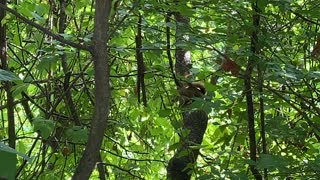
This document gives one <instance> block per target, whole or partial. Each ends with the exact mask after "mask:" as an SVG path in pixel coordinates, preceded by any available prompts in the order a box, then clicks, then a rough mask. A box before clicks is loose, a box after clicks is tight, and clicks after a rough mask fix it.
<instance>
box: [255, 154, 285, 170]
mask: <svg viewBox="0 0 320 180" xmlns="http://www.w3.org/2000/svg"><path fill="white" fill-rule="evenodd" d="M287 165H288V163H287V162H286V160H285V158H284V157H282V156H278V155H271V154H261V156H260V158H259V160H258V161H257V167H258V168H260V169H263V168H268V169H270V170H271V171H272V170H275V169H280V170H281V169H283V168H285V167H286V166H287Z"/></svg>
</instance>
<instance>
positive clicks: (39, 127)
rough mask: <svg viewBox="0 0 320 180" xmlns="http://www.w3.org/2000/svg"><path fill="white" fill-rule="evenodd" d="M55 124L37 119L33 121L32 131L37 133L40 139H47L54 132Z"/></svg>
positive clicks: (40, 118)
mask: <svg viewBox="0 0 320 180" xmlns="http://www.w3.org/2000/svg"><path fill="white" fill-rule="evenodd" d="M54 126H55V123H54V121H52V120H48V119H44V118H42V117H37V118H34V119H33V129H34V131H35V132H38V133H39V134H40V135H41V137H43V138H44V139H48V138H49V136H50V135H51V134H52V132H53V131H54Z"/></svg>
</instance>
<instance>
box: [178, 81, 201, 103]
mask: <svg viewBox="0 0 320 180" xmlns="http://www.w3.org/2000/svg"><path fill="white" fill-rule="evenodd" d="M178 92H179V94H180V98H179V103H180V105H181V106H186V105H190V104H191V103H192V102H193V100H192V98H194V97H202V96H203V95H205V94H206V88H205V87H204V85H203V83H201V82H191V83H183V84H181V86H180V87H179V88H178Z"/></svg>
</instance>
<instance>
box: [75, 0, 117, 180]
mask: <svg viewBox="0 0 320 180" xmlns="http://www.w3.org/2000/svg"><path fill="white" fill-rule="evenodd" d="M111 5H112V2H111V0H96V5H95V20H94V34H93V43H94V47H93V48H94V49H93V54H92V56H93V57H92V60H93V61H94V71H95V77H94V80H95V111H94V115H93V120H92V123H91V131H90V135H89V138H88V142H87V145H86V149H85V151H84V154H83V156H82V158H81V160H80V163H79V164H78V167H77V169H76V172H75V174H74V175H73V177H72V179H74V180H79V179H89V177H90V175H91V173H92V171H93V168H94V166H95V164H96V163H97V161H98V160H99V153H100V147H101V144H102V141H103V137H104V133H105V130H106V126H107V114H108V112H109V99H110V87H109V78H110V76H109V75H110V69H109V64H108V56H107V52H108V51H107V32H108V18H109V14H110V10H111Z"/></svg>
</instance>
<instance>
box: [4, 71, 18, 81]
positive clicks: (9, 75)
mask: <svg viewBox="0 0 320 180" xmlns="http://www.w3.org/2000/svg"><path fill="white" fill-rule="evenodd" d="M14 80H21V79H20V78H19V77H18V76H17V75H15V74H14V73H13V72H10V71H6V70H3V69H0V81H14Z"/></svg>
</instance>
